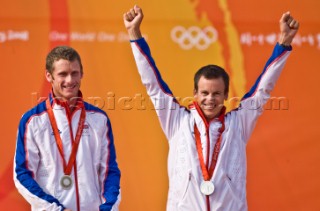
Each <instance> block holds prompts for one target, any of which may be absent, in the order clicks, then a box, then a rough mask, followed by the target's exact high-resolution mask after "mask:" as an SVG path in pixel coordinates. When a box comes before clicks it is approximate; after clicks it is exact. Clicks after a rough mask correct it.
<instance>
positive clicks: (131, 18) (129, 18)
mask: <svg viewBox="0 0 320 211" xmlns="http://www.w3.org/2000/svg"><path fill="white" fill-rule="evenodd" d="M127 17H128V20H129V21H132V20H133V19H134V16H132V13H131V12H127Z"/></svg>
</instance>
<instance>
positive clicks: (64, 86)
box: [14, 46, 120, 211]
mask: <svg viewBox="0 0 320 211" xmlns="http://www.w3.org/2000/svg"><path fill="white" fill-rule="evenodd" d="M45 76H46V79H47V80H48V82H49V83H51V86H52V91H51V92H50V94H49V97H48V98H47V99H46V100H45V101H43V102H41V103H39V104H38V105H36V106H35V107H34V108H32V109H31V110H29V111H28V112H26V113H25V114H24V115H23V116H22V118H21V121H20V124H19V128H18V136H17V145H16V153H15V159H14V182H15V185H16V187H17V189H18V191H19V192H20V193H21V195H22V196H23V197H24V198H25V199H26V200H27V201H28V202H29V203H30V204H31V209H32V210H35V211H38V210H39V211H43V210H46V211H58V210H68V211H70V210H72V211H92V210H100V211H110V210H113V211H116V210H118V206H119V203H120V170H119V168H118V164H117V162H116V151H115V146H114V141H113V135H112V128H111V123H110V119H109V118H108V116H107V114H106V113H105V112H104V111H102V110H101V109H99V108H97V107H95V106H93V105H91V104H88V103H87V102H85V101H83V99H82V93H81V91H80V90H79V88H80V84H81V79H82V77H83V67H82V63H81V59H80V56H79V54H78V53H77V52H76V51H75V50H74V49H73V48H70V47H67V46H58V47H56V48H54V49H52V51H51V52H50V53H49V54H48V55H47V59H46V74H45Z"/></svg>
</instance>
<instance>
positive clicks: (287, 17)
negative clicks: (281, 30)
mask: <svg viewBox="0 0 320 211" xmlns="http://www.w3.org/2000/svg"><path fill="white" fill-rule="evenodd" d="M289 18H290V12H286V13H283V14H282V16H281V18H280V22H281V23H285V22H287V20H288V19H289Z"/></svg>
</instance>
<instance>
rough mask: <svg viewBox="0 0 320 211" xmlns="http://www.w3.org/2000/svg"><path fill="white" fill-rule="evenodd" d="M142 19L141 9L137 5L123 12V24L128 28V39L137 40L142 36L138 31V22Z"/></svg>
mask: <svg viewBox="0 0 320 211" xmlns="http://www.w3.org/2000/svg"><path fill="white" fill-rule="evenodd" d="M142 19H143V13H142V10H141V8H139V7H138V6H137V5H135V6H134V7H133V8H131V9H130V10H129V11H128V12H126V13H124V14H123V21H124V25H125V27H126V29H127V30H128V34H129V38H130V40H137V39H140V38H141V37H142V35H141V32H140V24H141V22H142Z"/></svg>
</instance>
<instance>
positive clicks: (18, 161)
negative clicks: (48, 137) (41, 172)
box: [13, 114, 64, 211]
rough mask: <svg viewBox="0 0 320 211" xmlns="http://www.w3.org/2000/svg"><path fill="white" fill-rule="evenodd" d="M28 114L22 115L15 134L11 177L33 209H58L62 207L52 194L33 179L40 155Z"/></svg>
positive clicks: (50, 210)
mask: <svg viewBox="0 0 320 211" xmlns="http://www.w3.org/2000/svg"><path fill="white" fill-rule="evenodd" d="M30 125H31V123H30V119H29V115H28V114H26V115H24V116H23V117H22V119H21V121H20V125H19V130H18V134H17V145H16V152H15V157H14V172H13V177H14V178H13V179H14V183H15V186H16V188H17V189H18V191H19V193H20V194H21V195H22V196H23V197H24V198H25V199H26V200H27V201H28V202H29V204H31V206H32V209H33V210H48V211H60V210H63V209H64V207H63V205H62V204H60V203H59V201H58V200H57V199H56V198H54V197H53V196H51V195H49V194H47V193H45V192H44V191H43V190H42V188H41V187H40V186H39V184H38V183H37V181H35V180H34V174H35V173H36V171H37V168H38V165H39V162H40V157H39V152H38V147H37V146H36V144H35V142H34V138H33V133H32V127H31V126H30Z"/></svg>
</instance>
